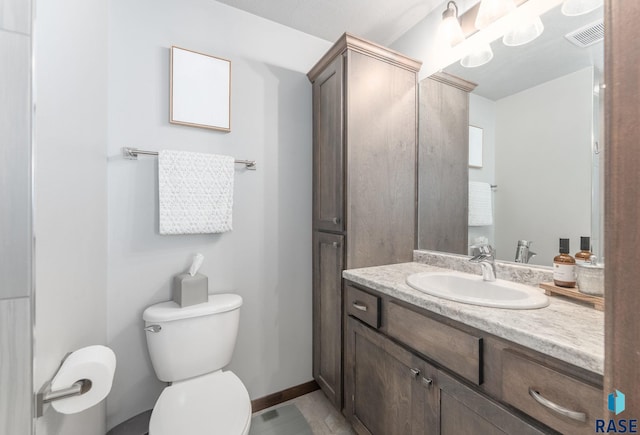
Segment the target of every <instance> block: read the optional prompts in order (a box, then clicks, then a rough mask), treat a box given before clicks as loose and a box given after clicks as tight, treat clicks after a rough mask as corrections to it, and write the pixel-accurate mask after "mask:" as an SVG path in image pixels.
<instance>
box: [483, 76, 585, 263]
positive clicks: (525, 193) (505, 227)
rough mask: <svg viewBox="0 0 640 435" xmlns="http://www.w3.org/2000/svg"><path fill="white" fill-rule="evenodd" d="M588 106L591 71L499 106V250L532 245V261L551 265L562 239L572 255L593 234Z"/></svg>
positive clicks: (497, 244) (497, 231)
mask: <svg viewBox="0 0 640 435" xmlns="http://www.w3.org/2000/svg"><path fill="white" fill-rule="evenodd" d="M558 95H562V96H563V97H562V98H558ZM592 101H593V69H592V68H591V67H589V68H586V69H583V70H580V71H577V72H575V73H572V74H569V75H566V76H564V77H560V78H558V79H555V80H552V81H549V82H547V83H543V84H541V85H539V86H536V87H533V88H530V89H527V90H526V91H523V92H520V93H517V94H514V95H511V96H509V97H506V98H503V99H501V100H499V101H497V103H496V110H497V112H496V125H497V126H498V127H497V135H496V183H497V184H498V190H497V192H496V195H495V197H494V198H495V199H496V202H495V208H496V216H495V217H496V222H495V226H496V237H497V243H496V249H497V250H498V252H502V253H504V252H509V251H513V252H514V253H515V249H516V244H517V241H518V240H519V239H526V240H532V241H533V242H534V244H533V246H532V249H531V250H532V251H534V252H537V254H538V255H537V256H536V257H534V258H533V259H532V260H531V262H530V263H532V264H539V265H545V266H551V264H552V262H553V257H555V256H556V255H557V254H558V239H559V238H560V237H563V238H570V239H571V254H572V255H573V254H574V253H576V252H578V251H579V250H580V249H579V248H580V236H587V235H590V234H591V131H592V120H593V102H592ZM567 216H571V218H568V217H567Z"/></svg>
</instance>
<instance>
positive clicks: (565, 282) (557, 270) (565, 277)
mask: <svg viewBox="0 0 640 435" xmlns="http://www.w3.org/2000/svg"><path fill="white" fill-rule="evenodd" d="M553 283H554V284H555V285H557V286H559V287H570V288H571V287H575V286H576V260H574V258H573V257H572V256H571V255H569V239H560V254H559V255H556V257H555V258H554V259H553Z"/></svg>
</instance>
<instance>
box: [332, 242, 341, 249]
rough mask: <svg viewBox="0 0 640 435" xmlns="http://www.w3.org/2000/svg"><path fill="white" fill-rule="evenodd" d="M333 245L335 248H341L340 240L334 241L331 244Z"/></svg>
mask: <svg viewBox="0 0 640 435" xmlns="http://www.w3.org/2000/svg"><path fill="white" fill-rule="evenodd" d="M331 246H333V247H334V248H339V247H340V242H333V243H332V244H331Z"/></svg>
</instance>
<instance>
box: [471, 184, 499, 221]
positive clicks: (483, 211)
mask: <svg viewBox="0 0 640 435" xmlns="http://www.w3.org/2000/svg"><path fill="white" fill-rule="evenodd" d="M491 194H492V193H491V185H490V184H489V183H481V182H478V181H469V226H470V227H481V226H485V225H493V205H492V201H491V199H492V198H491Z"/></svg>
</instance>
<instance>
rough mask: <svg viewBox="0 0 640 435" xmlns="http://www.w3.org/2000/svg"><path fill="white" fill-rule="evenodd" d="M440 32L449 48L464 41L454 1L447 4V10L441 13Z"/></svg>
mask: <svg viewBox="0 0 640 435" xmlns="http://www.w3.org/2000/svg"><path fill="white" fill-rule="evenodd" d="M440 32H441V35H442V38H443V40H444V41H446V42H447V43H448V44H449V46H451V47H453V46H454V45H456V44H459V43H461V42H462V41H464V33H462V28H461V27H460V22H459V21H458V5H457V4H456V2H454V1H450V2H449V3H447V9H445V10H444V12H443V13H442V23H441V24H440Z"/></svg>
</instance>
